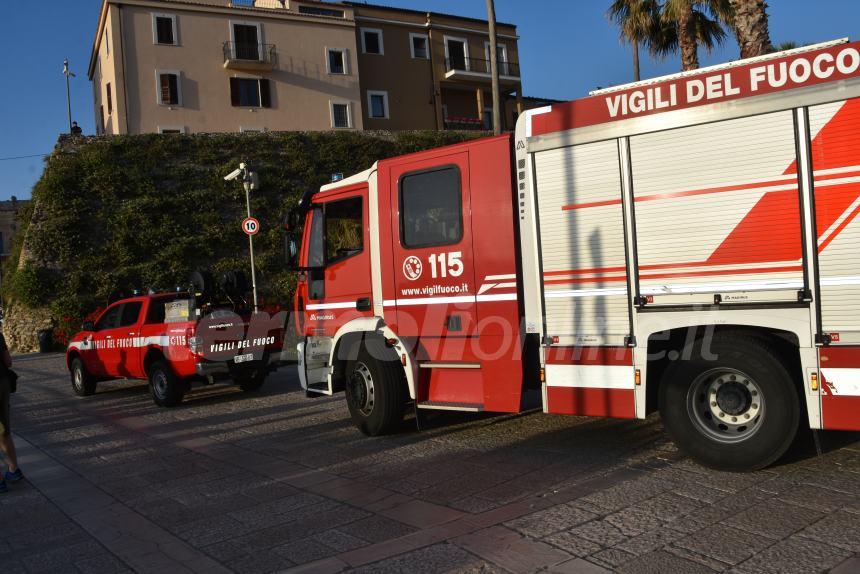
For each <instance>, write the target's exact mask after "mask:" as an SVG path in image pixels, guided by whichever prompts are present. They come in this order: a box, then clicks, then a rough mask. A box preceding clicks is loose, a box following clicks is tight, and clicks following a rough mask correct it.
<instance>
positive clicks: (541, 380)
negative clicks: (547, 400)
mask: <svg viewBox="0 0 860 574" xmlns="http://www.w3.org/2000/svg"><path fill="white" fill-rule="evenodd" d="M540 382H542V383H545V382H546V371H545V370H544V369H541V370H540Z"/></svg>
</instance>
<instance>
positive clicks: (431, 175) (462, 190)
mask: <svg viewBox="0 0 860 574" xmlns="http://www.w3.org/2000/svg"><path fill="white" fill-rule="evenodd" d="M390 177H391V179H390V182H391V185H390V189H391V196H392V197H391V203H392V205H393V206H394V213H395V214H396V216H395V217H392V219H391V221H392V229H391V234H392V244H393V245H392V252H393V255H394V260H393V266H394V269H393V273H394V277H395V297H396V299H395V301H393V302H392V301H385V302H384V304H385V305H386V306H391V305H392V304H394V305H396V307H397V332H398V334H399V335H401V336H405V337H422V336H424V337H426V338H428V339H440V338H441V339H444V340H445V345H444V346H441V345H433V348H434V349H436V350H435V351H429V352H430V353H431V355H432V356H426V357H423V358H424V359H425V360H436V361H439V360H446V361H458V360H459V361H462V360H463V350H462V349H459V350H458V349H457V348H456V347H457V345H456V344H454V342H456V341H459V345H461V346H462V345H465V344H468V339H469V338H470V337H471V336H472V335H475V334H476V333H477V329H476V323H477V312H476V308H477V305H476V293H477V289H476V286H475V277H474V253H473V252H474V248H473V245H472V230H471V217H472V203H471V197H470V193H469V154H468V152H460V153H455V154H451V155H447V156H444V157H435V158H428V159H426V160H421V161H413V162H411V163H409V164H405V165H395V166H392V168H391V176H390ZM475 215H476V216H480V214H475ZM486 248H487V249H492V248H493V246H492V245H487V246H486ZM420 358H421V357H420V355H419V359H420Z"/></svg>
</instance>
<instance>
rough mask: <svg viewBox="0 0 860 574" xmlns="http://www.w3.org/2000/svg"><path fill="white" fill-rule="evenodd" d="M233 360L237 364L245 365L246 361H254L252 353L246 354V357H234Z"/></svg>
mask: <svg viewBox="0 0 860 574" xmlns="http://www.w3.org/2000/svg"><path fill="white" fill-rule="evenodd" d="M233 360H234V361H235V362H237V363H247V362H248V361H253V360H254V353H248V354H247V355H236V357H235V358H234V359H233Z"/></svg>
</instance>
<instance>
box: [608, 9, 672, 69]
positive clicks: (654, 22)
mask: <svg viewBox="0 0 860 574" xmlns="http://www.w3.org/2000/svg"><path fill="white" fill-rule="evenodd" d="M606 17H607V18H609V20H610V21H611V22H614V23H615V24H617V25H618V27H619V28H620V29H621V34H620V37H621V41H622V42H625V43H629V44H630V45H631V46H632V48H633V81H634V82H638V81H639V80H640V78H641V76H640V73H639V46H640V45H641V46H646V47H647V48H648V50H649V51H650V52H651V53H652V54H654V53H655V51H659V49H658V48H657V46H656V44H657V38H656V37H655V31H656V30H657V29H658V28H659V26H660V24H659V20H660V5H659V4H658V2H657V0H613V2H612V5H611V6H610V7H609V10H607V11H606Z"/></svg>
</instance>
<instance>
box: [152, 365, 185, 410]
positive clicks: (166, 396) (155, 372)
mask: <svg viewBox="0 0 860 574" xmlns="http://www.w3.org/2000/svg"><path fill="white" fill-rule="evenodd" d="M149 392H150V394H152V400H153V401H154V402H155V404H156V405H158V406H160V407H175V406H176V405H178V404H179V403H181V402H182V397H183V395H185V386H184V385H183V384H182V381H180V380H178V379H177V377H176V375H174V374H173V371H172V370H171V369H170V366H169V365H168V364H167V363H165V362H164V361H156V362H154V363H153V364H152V365H151V366H150V367H149Z"/></svg>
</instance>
